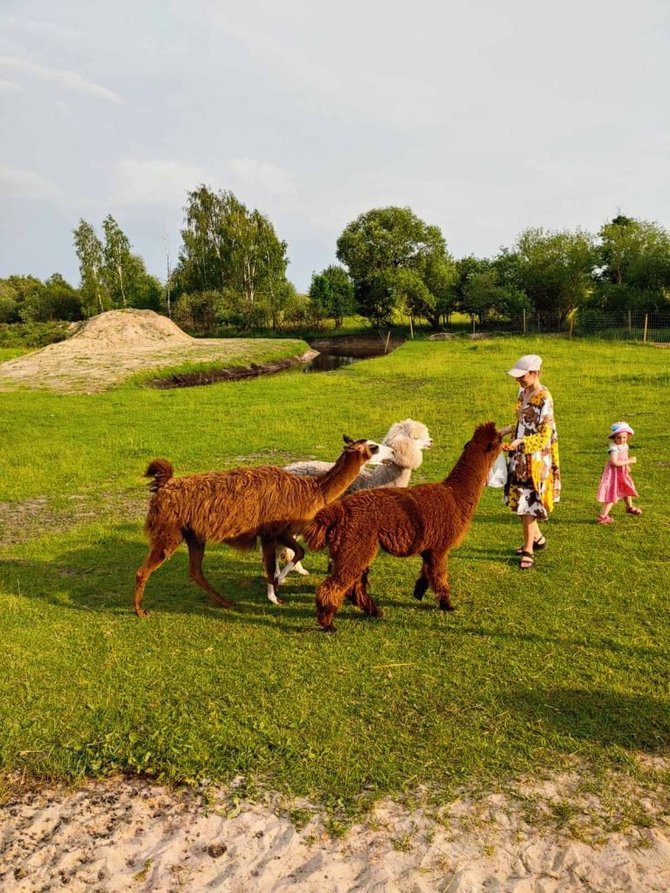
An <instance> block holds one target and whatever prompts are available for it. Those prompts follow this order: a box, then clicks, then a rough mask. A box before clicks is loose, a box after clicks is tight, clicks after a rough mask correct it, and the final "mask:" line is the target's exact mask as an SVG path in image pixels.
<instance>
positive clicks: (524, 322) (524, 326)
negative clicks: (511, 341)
mask: <svg viewBox="0 0 670 893" xmlns="http://www.w3.org/2000/svg"><path fill="white" fill-rule="evenodd" d="M523 333H524V335H525V334H526V308H525V307H524V308H523Z"/></svg>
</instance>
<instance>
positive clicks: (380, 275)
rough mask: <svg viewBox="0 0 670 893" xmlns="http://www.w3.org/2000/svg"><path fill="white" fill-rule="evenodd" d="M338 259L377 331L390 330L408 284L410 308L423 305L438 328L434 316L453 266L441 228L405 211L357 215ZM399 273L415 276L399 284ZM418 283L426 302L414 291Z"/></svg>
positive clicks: (343, 237)
mask: <svg viewBox="0 0 670 893" xmlns="http://www.w3.org/2000/svg"><path fill="white" fill-rule="evenodd" d="M337 258H338V260H340V261H341V262H342V263H343V264H345V266H346V267H347V268H348V270H349V274H350V275H351V278H352V280H353V282H354V290H355V295H356V300H357V302H358V304H359V308H360V310H361V313H362V314H363V315H364V316H367V317H368V318H369V319H370V320H372V321H373V323H374V324H375V325H388V324H390V321H391V319H392V317H393V312H394V310H396V309H401V307H402V301H403V300H405V298H406V295H407V289H408V287H409V285H410V282H412V283H413V284H412V287H411V291H412V294H413V295H414V298H413V301H414V305H413V306H414V307H415V308H418V307H419V305H421V306H422V307H423V312H422V314H421V315H422V316H425V318H427V319H428V320H429V321H430V322H431V325H434V326H436V325H437V324H439V313H438V314H437V315H436V311H437V309H438V306H439V305H440V302H442V304H444V301H445V300H446V298H447V295H448V285H449V283H450V282H451V280H452V278H453V275H454V265H453V260H452V259H451V257H450V255H449V254H448V252H447V247H446V243H445V241H444V238H443V236H442V233H441V232H440V230H439V228H438V227H436V226H429V225H428V224H426V223H424V222H423V221H422V220H420V219H419V218H418V217H417V216H416V215H415V214H414V213H413V212H412V211H411V210H410V209H409V208H398V207H389V208H375V209H373V210H371V211H368V212H367V213H365V214H361V215H360V217H358V218H357V219H356V220H354V221H353V222H352V223H350V224H349V226H347V227H346V229H345V230H344V232H343V233H342V235H341V236H340V237H339V239H338V240H337ZM400 270H408V271H413V273H414V274H415V277H404V278H403V277H401V278H400V279H398V278H397V277H396V273H397V272H398V271H400ZM416 277H418V278H419V279H420V280H421V281H422V283H423V285H424V286H425V288H426V289H427V291H428V292H429V293H430V296H431V297H430V298H428V297H427V296H426V294H425V293H424V292H423V290H419V289H418V286H417V284H416V283H417V279H416ZM419 291H421V294H422V297H421V298H420V299H419V298H418V295H419ZM403 296H405V297H403Z"/></svg>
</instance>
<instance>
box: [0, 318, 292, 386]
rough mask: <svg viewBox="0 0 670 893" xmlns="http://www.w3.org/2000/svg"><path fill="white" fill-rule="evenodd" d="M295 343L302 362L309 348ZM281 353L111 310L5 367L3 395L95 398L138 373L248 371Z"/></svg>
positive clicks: (260, 342)
mask: <svg viewBox="0 0 670 893" xmlns="http://www.w3.org/2000/svg"><path fill="white" fill-rule="evenodd" d="M294 343H295V348H296V350H295V353H296V360H298V359H299V358H300V359H301V358H302V355H303V352H304V345H303V343H302V342H301V341H298V340H294ZM284 344H286V342H284ZM276 347H277V341H274V340H271V339H268V338H234V339H223V338H220V339H219V338H191V336H190V335H187V334H186V333H185V332H183V331H182V330H181V329H180V328H179V327H178V326H177V325H175V323H173V322H172V320H170V319H168V318H167V317H165V316H160V315H159V314H158V313H154V312H153V310H109V311H108V312H107V313H101V314H100V315H99V316H95V317H93V318H92V319H89V320H88V321H87V322H85V323H83V324H82V325H81V326H80V327H79V328H78V329H77V330H76V331H75V332H74V334H72V335H71V336H70V337H69V338H68V339H67V340H65V341H60V342H58V343H57V344H49V345H48V346H47V347H43V348H42V349H41V350H37V351H35V352H34V353H30V354H27V355H25V356H21V357H17V358H15V359H13V360H7V362H5V363H2V364H0V391H3V390H5V391H6V390H15V389H17V388H29V389H47V390H52V391H61V392H65V393H89V394H91V393H96V392H99V391H104V390H107V389H109V388H112V387H114V386H115V385H117V384H119V383H120V382H121V381H123V380H124V379H126V378H129V377H130V376H132V375H134V374H136V373H138V372H143V371H147V370H154V369H155V370H159V369H161V368H166V367H170V366H177V365H179V364H182V363H187V362H188V363H211V362H216V363H217V365H218V364H220V365H221V367H226V366H241V365H248V364H250V363H252V362H253V361H254V359H256V358H258V357H259V356H261V355H263V354H265V355H267V353H268V348H276ZM257 368H258V367H257Z"/></svg>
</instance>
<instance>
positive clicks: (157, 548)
mask: <svg viewBox="0 0 670 893" xmlns="http://www.w3.org/2000/svg"><path fill="white" fill-rule="evenodd" d="M180 543H181V536H180V537H179V539H178V540H177V542H176V543H171V544H170V545H168V546H165V545H158V543H155V544H152V545H151V548H150V549H149V554H148V555H147V557H146V559H145V561H144V564H143V565H142V566H141V567H140V568H138V570H137V573H136V574H135V613H136V614H137V616H138V617H146V616H147V614H148V613H149V612H148V611H145V610H144V608H143V607H142V596H143V595H144V587H145V586H146V585H147V580H148V579H149V577H150V576H151V575H152V574H153V572H154V571H155V570H157V569H158V568H159V567H160V566H161V564H163V562H164V561H167V560H168V558H170V557H171V556H172V554H173V553H174V551H175V549H176V548H177V547H178V546H179V544H180Z"/></svg>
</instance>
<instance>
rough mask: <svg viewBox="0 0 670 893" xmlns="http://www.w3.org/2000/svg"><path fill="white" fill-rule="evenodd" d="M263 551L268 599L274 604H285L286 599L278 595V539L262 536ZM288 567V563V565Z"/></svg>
mask: <svg viewBox="0 0 670 893" xmlns="http://www.w3.org/2000/svg"><path fill="white" fill-rule="evenodd" d="M261 551H262V553H263V567H264V568H265V582H266V583H267V587H268V601H270V602H272V604H273V605H283V604H284V600H283V599H281V598H278V597H277V593H276V591H275V590H276V587H277V586H278V585H279V584H278V582H277V578H278V573H277V541H276V540H275V539H274V537H272V538H268V537H263V536H262V537H261ZM287 567H288V565H287Z"/></svg>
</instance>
